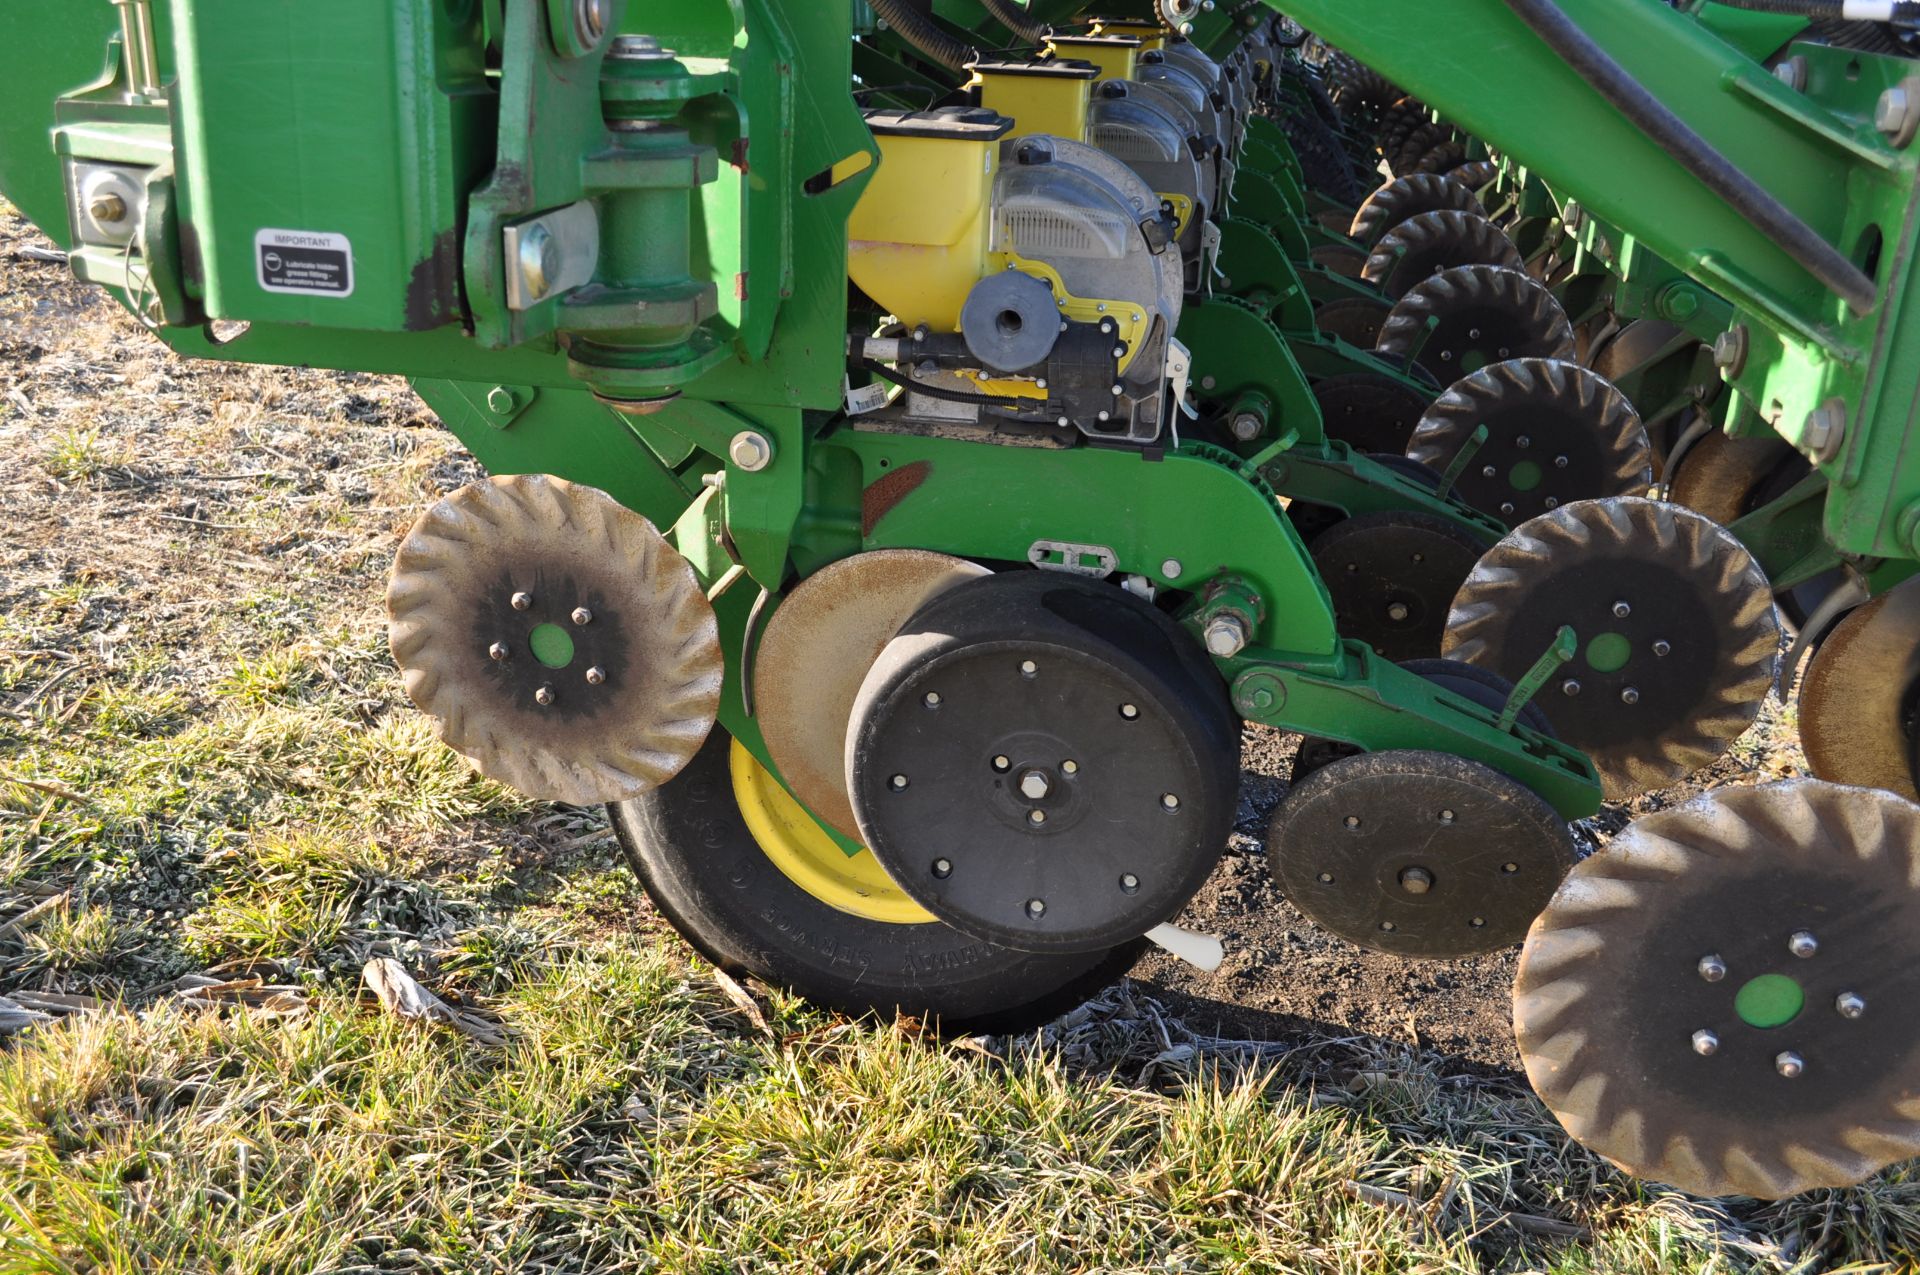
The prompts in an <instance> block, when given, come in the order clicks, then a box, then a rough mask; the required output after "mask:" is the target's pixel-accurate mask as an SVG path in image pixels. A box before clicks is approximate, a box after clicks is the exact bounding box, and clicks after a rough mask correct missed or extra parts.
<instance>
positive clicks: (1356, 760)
mask: <svg viewBox="0 0 1920 1275" xmlns="http://www.w3.org/2000/svg"><path fill="white" fill-rule="evenodd" d="M1267 854H1268V856H1269V858H1270V860H1271V861H1272V862H1273V864H1274V866H1275V869H1276V871H1277V872H1278V873H1279V877H1280V887H1281V889H1282V890H1284V891H1285V892H1286V896H1287V899H1288V900H1289V901H1290V902H1291V903H1292V904H1293V905H1294V906H1295V907H1297V908H1299V909H1300V910H1301V911H1302V912H1304V913H1306V914H1307V916H1309V917H1310V918H1312V920H1313V922H1314V923H1315V924H1316V925H1319V926H1320V927H1321V928H1323V929H1325V930H1328V931H1330V932H1332V933H1334V934H1337V935H1339V936H1340V937H1341V938H1343V939H1346V940H1347V941H1348V942H1350V943H1355V944H1358V945H1359V946H1361V947H1365V948H1371V949H1373V950H1374V951H1376V952H1389V953H1392V954H1393V955H1396V956H1411V957H1433V958H1452V957H1460V956H1471V955H1474V954H1475V953H1479V952H1494V951H1498V950H1499V949H1501V948H1503V947H1509V946H1511V945H1513V944H1515V943H1518V942H1519V941H1520V940H1521V939H1522V938H1524V937H1525V936H1526V933H1527V927H1528V926H1530V925H1532V924H1533V919H1534V918H1535V917H1536V916H1538V915H1539V914H1540V910H1541V909H1542V908H1544V907H1546V905H1547V900H1549V899H1551V898H1552V897H1553V892H1554V890H1556V889H1557V888H1558V887H1559V885H1560V881H1561V879H1562V878H1563V877H1565V876H1566V873H1567V869H1569V868H1571V867H1572V866H1573V861H1574V847H1573V836H1572V834H1571V833H1570V832H1569V831H1568V830H1567V825H1566V823H1565V821H1563V820H1562V819H1561V818H1560V816H1559V815H1558V814H1557V813H1556V812H1555V811H1554V808H1553V807H1552V805H1550V804H1549V803H1548V802H1547V800H1546V799H1545V798H1543V797H1541V796H1540V795H1539V794H1537V793H1535V792H1533V791H1532V790H1530V789H1528V788H1527V787H1526V786H1525V785H1523V784H1521V783H1519V782H1518V781H1517V780H1514V779H1510V778H1508V777H1507V776H1506V775H1503V774H1501V773H1500V772H1499V771H1497V770H1494V769H1492V768H1490V767H1487V766H1483V765H1481V764H1480V763H1478V762H1472V761H1467V760H1466V759H1464V758H1460V757H1452V756H1448V755H1447V754H1445V753H1430V752H1384V753H1366V754H1363V755H1361V756H1358V757H1348V758H1345V759H1344V760H1340V761H1335V762H1332V763H1330V764H1329V765H1327V766H1325V767H1323V768H1322V769H1321V770H1319V771H1317V772H1315V773H1314V774H1313V775H1312V776H1310V777H1309V778H1308V779H1307V780H1306V782H1304V783H1302V784H1301V785H1299V786H1298V787H1297V788H1295V789H1294V791H1293V792H1291V793H1289V794H1288V796H1287V799H1286V800H1285V801H1283V802H1282V803H1281V804H1280V806H1279V808H1278V809H1277V810H1275V811H1274V813H1273V823H1272V826H1271V827H1270V828H1269V830H1268V833H1267Z"/></svg>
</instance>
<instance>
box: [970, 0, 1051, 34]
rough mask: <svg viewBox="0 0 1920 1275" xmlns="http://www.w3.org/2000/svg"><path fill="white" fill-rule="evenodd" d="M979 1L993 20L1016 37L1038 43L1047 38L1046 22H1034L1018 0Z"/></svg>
mask: <svg viewBox="0 0 1920 1275" xmlns="http://www.w3.org/2000/svg"><path fill="white" fill-rule="evenodd" d="M980 3H981V4H982V5H984V6H986V10H987V12H988V13H989V14H991V15H992V17H993V20H994V21H995V22H998V23H999V24H1000V25H1001V26H1003V27H1005V28H1006V29H1007V30H1009V31H1011V32H1013V34H1014V37H1015V38H1016V39H1020V40H1024V41H1026V42H1027V43H1028V44H1038V43H1040V42H1041V41H1042V40H1044V39H1046V38H1047V31H1048V29H1049V28H1048V27H1047V24H1046V23H1044V22H1035V21H1034V20H1033V16H1032V15H1031V14H1029V13H1028V12H1027V11H1026V9H1025V8H1023V7H1022V6H1021V5H1020V4H1019V3H1018V0H980Z"/></svg>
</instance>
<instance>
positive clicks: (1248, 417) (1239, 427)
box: [1232, 412, 1267, 443]
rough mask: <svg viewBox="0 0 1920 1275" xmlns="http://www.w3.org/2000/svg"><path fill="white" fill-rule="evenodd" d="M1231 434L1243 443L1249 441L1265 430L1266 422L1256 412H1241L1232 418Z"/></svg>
mask: <svg viewBox="0 0 1920 1275" xmlns="http://www.w3.org/2000/svg"><path fill="white" fill-rule="evenodd" d="M1232 428H1233V436H1234V437H1235V438H1237V439H1239V440H1240V441H1241V442H1243V443H1251V442H1252V441H1253V440H1254V439H1256V438H1258V437H1260V435H1261V434H1263V433H1265V432H1266V428H1267V423H1266V422H1265V421H1263V420H1261V419H1260V414H1259V413H1258V412H1241V413H1240V414H1238V415H1237V416H1235V417H1234V418H1233V427H1232Z"/></svg>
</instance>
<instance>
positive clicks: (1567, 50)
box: [1507, 0, 1878, 314]
mask: <svg viewBox="0 0 1920 1275" xmlns="http://www.w3.org/2000/svg"><path fill="white" fill-rule="evenodd" d="M1507 7H1508V8H1510V9H1512V10H1513V11H1514V13H1515V14H1516V15H1517V16H1518V17H1519V18H1520V20H1521V21H1522V22H1525V23H1526V24H1527V25H1528V26H1529V27H1531V28H1532V29H1533V32H1534V34H1536V35H1538V36H1539V37H1540V38H1541V39H1542V40H1544V41H1546V44H1547V47H1548V48H1550V49H1552V50H1553V51H1554V52H1555V53H1557V54H1559V55H1560V58H1561V59H1562V60H1563V61H1565V62H1566V64H1567V65H1568V66H1569V67H1571V68H1572V69H1573V71H1574V73H1575V74H1577V75H1578V76H1579V77H1580V78H1581V79H1583V80H1585V81H1586V82H1587V83H1588V84H1589V85H1591V86H1592V87H1593V88H1594V90H1595V91H1597V92H1598V93H1599V94H1600V95H1601V96H1602V97H1604V98H1606V99H1607V100H1608V101H1609V102H1611V103H1613V105H1614V106H1615V107H1617V108H1618V109H1619V111H1620V113H1621V114H1623V115H1625V116H1626V117H1627V118H1628V119H1629V120H1631V121H1632V122H1633V124H1634V125H1635V126H1636V127H1637V128H1639V129H1640V131H1641V132H1643V133H1645V134H1646V135H1647V136H1648V137H1650V138H1652V139H1653V141H1654V143H1655V144H1656V145H1658V146H1659V147H1660V149H1661V150H1663V151H1665V152H1666V153H1667V154H1669V155H1671V156H1672V157H1673V158H1674V159H1675V160H1677V161H1679V163H1680V165H1681V167H1683V168H1685V169H1686V170H1687V171H1688V172H1690V173H1692V174H1693V175H1694V176H1695V177H1697V178H1699V179H1700V181H1701V183H1702V184H1704V185H1705V186H1706V187H1707V189H1708V190H1711V191H1712V192H1713V193H1714V194H1716V195H1718V196H1720V198H1722V199H1724V200H1726V201H1727V203H1728V204H1730V205H1732V207H1733V209H1734V211H1736V212H1738V213H1739V214H1740V215H1741V216H1742V217H1745V218H1746V219H1747V220H1748V221H1749V222H1751V223H1752V224H1753V226H1754V228H1755V229H1757V230H1758V231H1759V232H1760V233H1761V234H1763V235H1765V236H1766V237H1767V238H1768V239H1770V240H1772V241H1773V243H1774V244H1775V245H1776V246H1777V247H1778V248H1779V249H1780V250H1781V251H1782V252H1784V253H1786V254H1787V255H1788V256H1789V257H1791V258H1793V260H1794V261H1796V262H1798V263H1799V264H1800V265H1801V266H1803V267H1804V268H1805V269H1806V271H1807V273H1808V274H1811V275H1812V276H1813V277H1814V278H1816V279H1818V280H1819V281H1820V282H1821V283H1823V284H1825V285H1826V286H1827V287H1828V288H1829V289H1831V290H1832V291H1833V293H1834V294H1835V295H1836V296H1838V297H1839V298H1840V299H1841V300H1843V301H1845V302H1846V303H1847V305H1849V306H1850V307H1852V309H1853V310H1854V312H1855V313H1858V314H1865V313H1867V312H1868V311H1870V310H1872V309H1873V305H1874V301H1875V299H1876V296H1877V292H1878V290H1877V289H1876V288H1875V287H1874V283H1873V280H1872V279H1869V278H1868V277H1867V276H1866V274H1865V273H1863V272H1862V271H1861V269H1860V268H1859V267H1858V266H1856V265H1854V264H1853V263H1852V262H1851V261H1849V260H1847V258H1846V256H1845V254H1843V253H1842V252H1840V250H1839V249H1837V248H1835V247H1834V246H1833V245H1832V244H1830V243H1828V242H1827V241H1826V240H1825V239H1823V238H1822V237H1821V236H1820V235H1819V233H1818V232H1816V231H1815V230H1814V229H1813V227H1811V226H1809V225H1807V223H1806V222H1804V221H1802V220H1800V218H1799V217H1797V216H1795V215H1794V213H1793V210H1792V209H1790V208H1788V207H1787V206H1786V205H1785V204H1783V203H1781V202H1780V201H1779V200H1778V199H1776V198H1774V197H1773V195H1772V194H1770V193H1769V192H1768V191H1767V190H1766V189H1765V188H1763V187H1762V186H1761V185H1760V184H1759V183H1758V182H1756V181H1754V180H1753V179H1752V178H1751V177H1748V176H1747V175H1746V174H1745V173H1743V172H1741V171H1740V170H1739V169H1738V168H1735V167H1734V166H1733V164H1732V163H1730V162H1729V161H1728V159H1727V157H1726V156H1725V155H1722V154H1721V153H1720V152H1719V151H1717V150H1715V149H1714V148H1713V145H1712V143H1710V142H1708V141H1707V139H1706V138H1704V137H1702V136H1700V134H1698V133H1696V132H1694V131H1693V129H1692V128H1691V127H1690V126H1689V125H1688V124H1687V122H1686V121H1685V120H1683V119H1681V118H1680V117H1679V116H1678V115H1675V114H1674V113H1673V112H1672V111H1671V110H1670V109H1668V107H1667V105H1666V104H1665V103H1663V102H1662V101H1660V99H1659V98H1657V97H1655V96H1654V95H1653V94H1651V93H1649V92H1647V90H1646V87H1645V86H1644V85H1642V84H1641V83H1640V82H1639V81H1638V80H1636V79H1634V78H1633V76H1631V75H1629V74H1628V73H1627V70H1626V68H1625V67H1623V66H1621V65H1620V64H1619V63H1618V62H1616V61H1614V60H1613V58H1612V57H1611V56H1609V55H1608V53H1607V51H1606V50H1605V49H1602V48H1601V47H1600V46H1599V45H1597V44H1595V43H1594V42H1593V40H1592V38H1591V37H1590V36H1588V35H1587V33H1586V32H1585V31H1582V30H1581V29H1580V28H1579V27H1578V26H1576V25H1575V24H1574V22H1573V21H1572V19H1570V18H1568V17H1567V15H1566V14H1565V13H1562V12H1561V11H1560V8H1559V6H1558V5H1556V4H1554V3H1553V0H1507Z"/></svg>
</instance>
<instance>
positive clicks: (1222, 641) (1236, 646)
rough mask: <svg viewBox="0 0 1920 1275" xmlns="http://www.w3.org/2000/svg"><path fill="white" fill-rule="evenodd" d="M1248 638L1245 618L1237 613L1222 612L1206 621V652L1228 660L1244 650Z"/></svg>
mask: <svg viewBox="0 0 1920 1275" xmlns="http://www.w3.org/2000/svg"><path fill="white" fill-rule="evenodd" d="M1250 636H1251V635H1250V634H1249V633H1248V632H1247V619H1246V617H1245V616H1243V615H1241V614H1240V613H1239V612H1237V611H1226V612H1222V613H1221V614H1219V615H1216V616H1214V617H1213V618H1212V619H1211V620H1208V621H1207V627H1206V639H1207V652H1208V654H1210V655H1214V656H1217V657H1218V658H1220V659H1223V660H1230V659H1232V658H1233V657H1234V656H1236V655H1238V654H1240V652H1242V651H1244V650H1245V649H1246V647H1247V641H1248V639H1249V637H1250Z"/></svg>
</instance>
